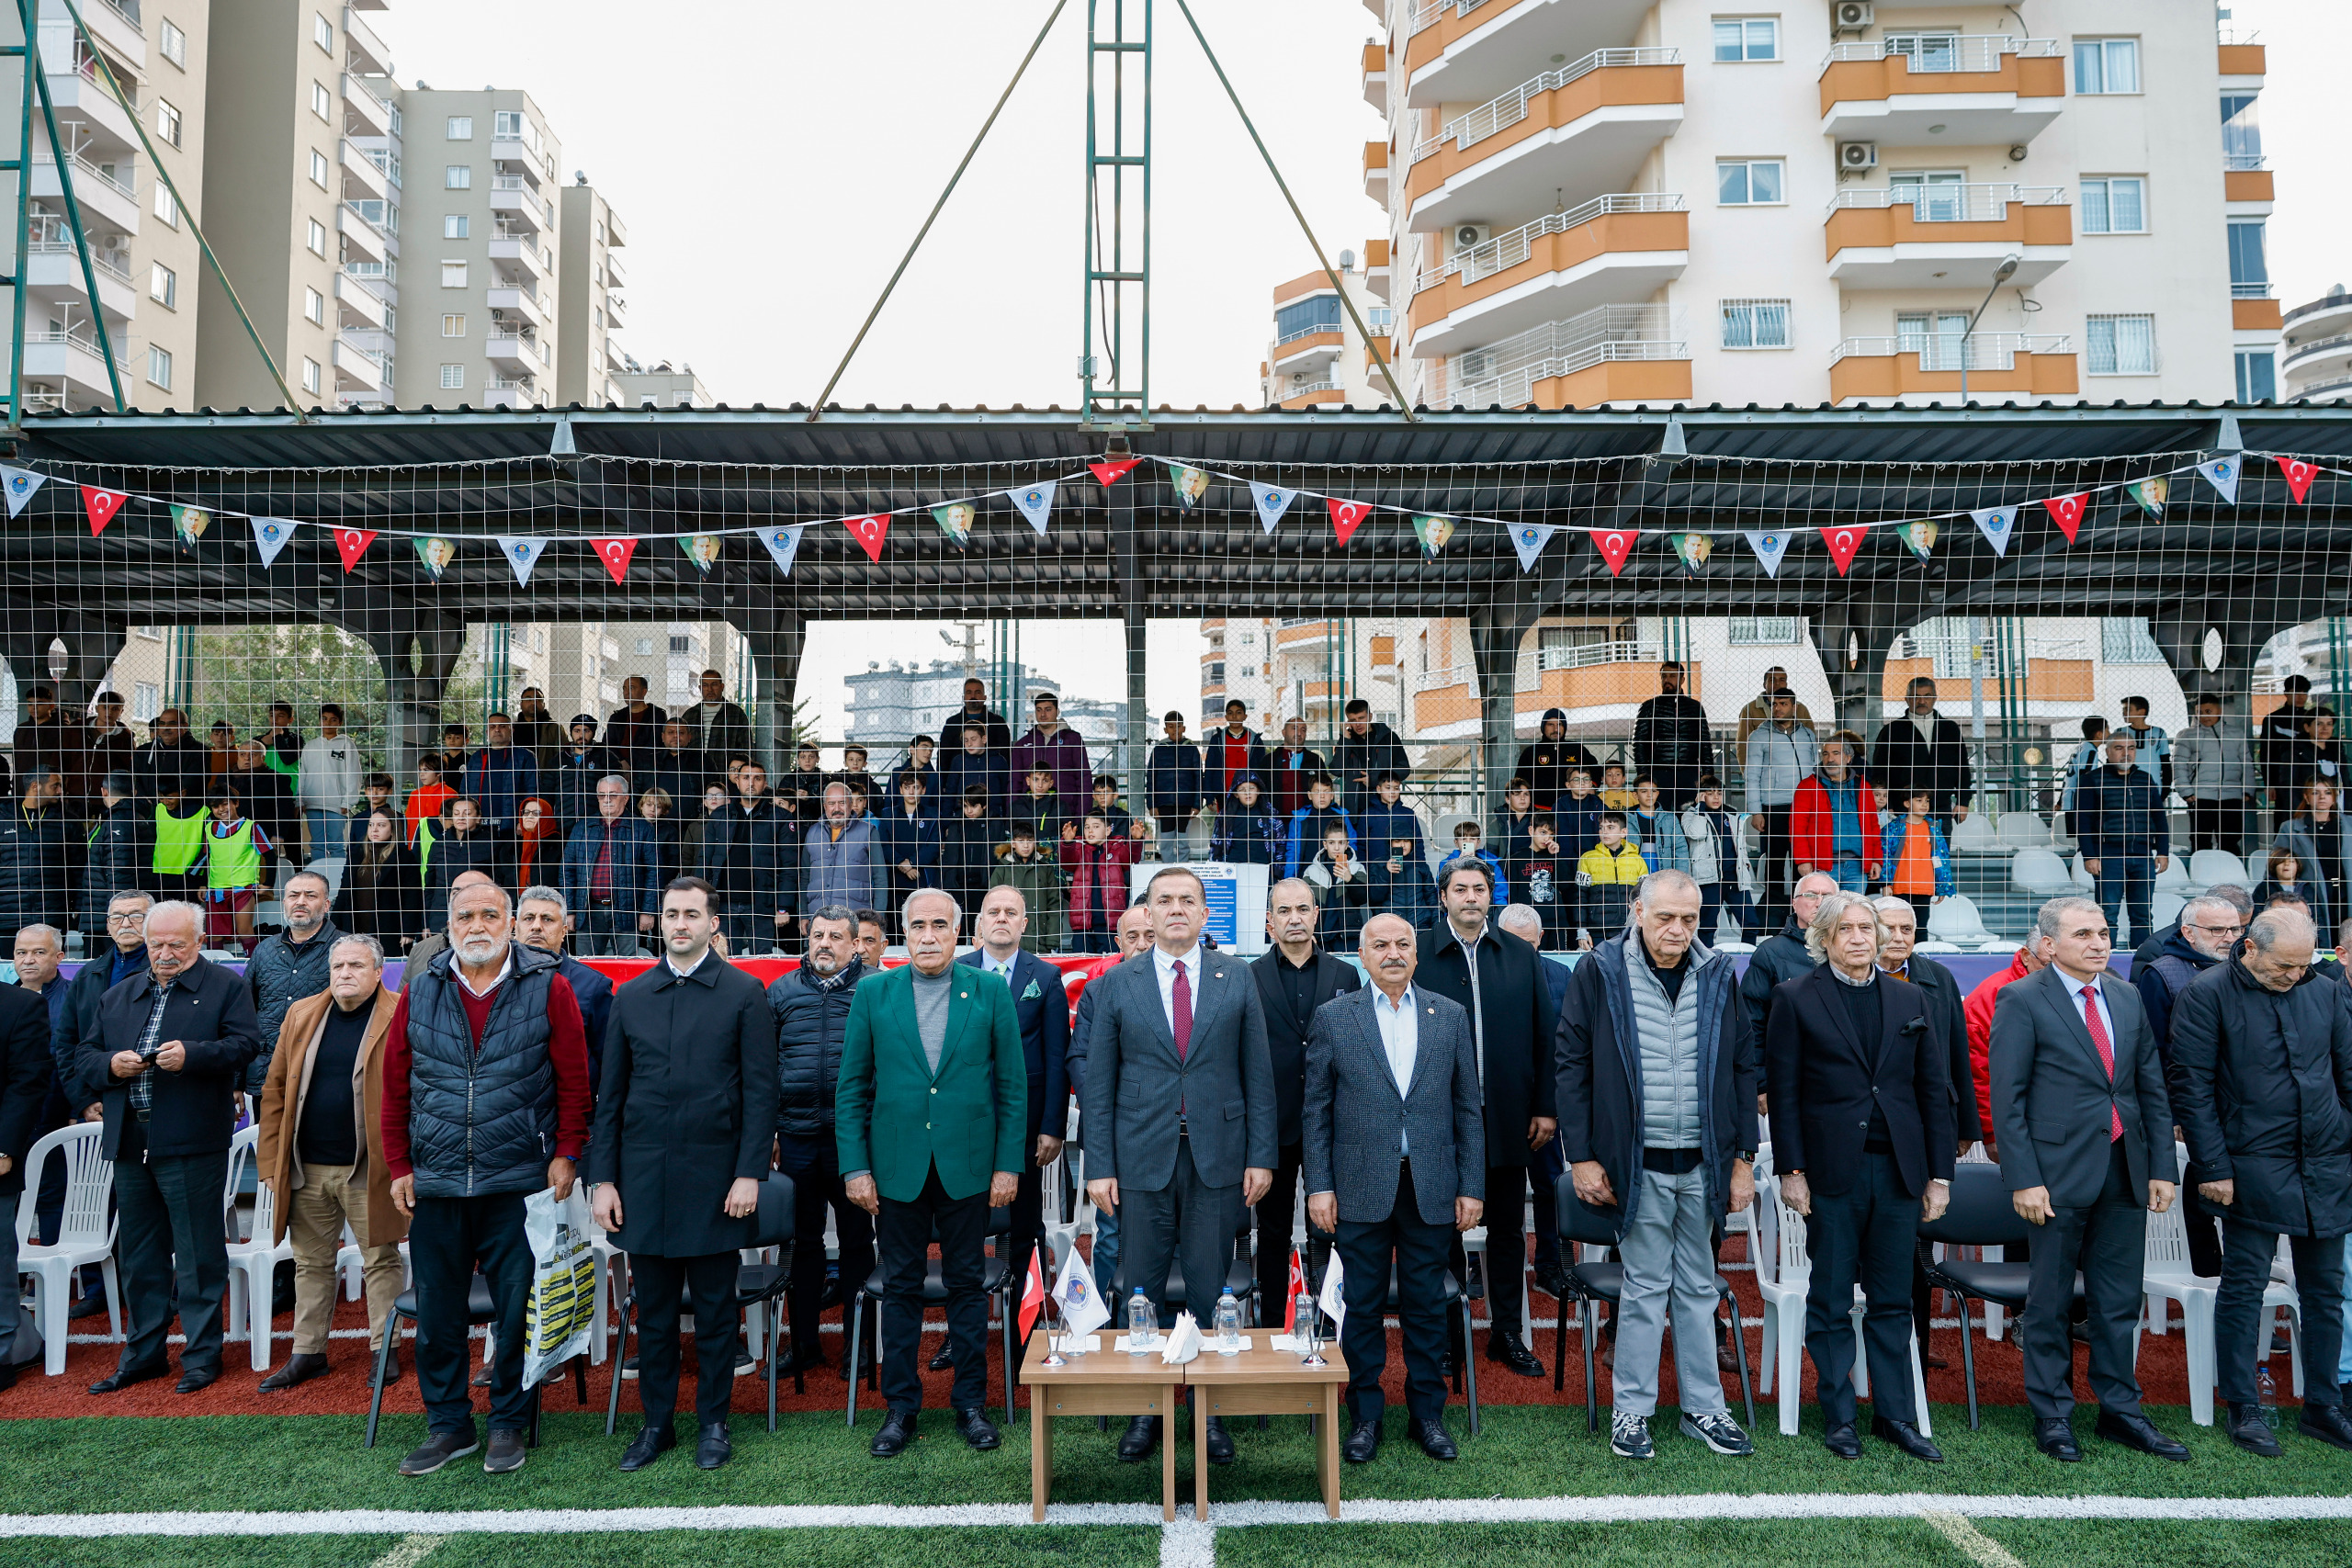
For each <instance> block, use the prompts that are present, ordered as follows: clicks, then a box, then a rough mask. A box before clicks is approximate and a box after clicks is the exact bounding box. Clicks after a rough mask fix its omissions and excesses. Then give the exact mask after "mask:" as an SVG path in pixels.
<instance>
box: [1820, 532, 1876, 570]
mask: <svg viewBox="0 0 2352 1568" xmlns="http://www.w3.org/2000/svg"><path fill="white" fill-rule="evenodd" d="M1869 532H1870V525H1868V524H1867V523H1865V524H1860V525H1853V524H1849V525H1847V526H1845V527H1843V528H1824V529H1823V530H1821V542H1822V543H1823V544H1825V545H1827V546H1828V547H1829V558H1830V559H1831V560H1833V561H1835V562H1837V563H1838V576H1840V577H1843V576H1845V575H1846V570H1847V569H1848V568H1849V567H1850V566H1852V565H1853V564H1854V552H1855V551H1857V550H1859V549H1860V548H1861V547H1862V536H1863V535H1864V534H1867V533H1869Z"/></svg>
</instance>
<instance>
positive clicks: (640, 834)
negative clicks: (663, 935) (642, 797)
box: [563, 773, 662, 958]
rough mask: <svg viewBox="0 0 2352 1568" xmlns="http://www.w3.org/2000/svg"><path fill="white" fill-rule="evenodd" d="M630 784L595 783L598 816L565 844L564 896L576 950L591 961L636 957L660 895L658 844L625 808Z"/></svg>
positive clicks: (618, 780)
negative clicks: (613, 957)
mask: <svg viewBox="0 0 2352 1568" xmlns="http://www.w3.org/2000/svg"><path fill="white" fill-rule="evenodd" d="M630 804H631V802H630V800H629V788H628V780H627V779H625V778H622V777H621V776H620V775H619V774H618V773H614V774H611V775H609V776H607V777H605V778H602V779H599V780H597V781H596V815H595V816H594V818H590V819H589V820H587V821H585V822H582V823H581V824H580V826H578V827H577V828H574V829H572V830H571V839H570V840H569V841H567V842H566V843H565V844H564V846H563V897H564V900H565V902H566V903H567V904H569V905H570V906H571V924H572V931H573V933H574V936H575V938H576V939H577V941H578V942H579V945H580V951H581V952H582V953H586V954H588V955H589V956H590V957H592V958H594V957H611V956H615V955H618V956H621V957H634V956H636V954H637V952H638V949H639V941H638V939H639V936H640V935H643V936H648V937H650V936H651V935H652V934H653V929H654V905H655V903H656V901H657V900H658V899H659V898H660V897H661V896H662V895H661V887H662V885H661V883H660V882H659V881H658V880H657V879H658V878H659V876H660V875H661V854H660V849H661V846H660V845H659V843H657V842H656V840H655V839H654V836H653V829H651V828H650V827H649V826H648V825H647V824H646V821H645V819H644V818H641V817H639V816H638V815H637V813H635V812H634V811H632V810H630V809H629V807H630Z"/></svg>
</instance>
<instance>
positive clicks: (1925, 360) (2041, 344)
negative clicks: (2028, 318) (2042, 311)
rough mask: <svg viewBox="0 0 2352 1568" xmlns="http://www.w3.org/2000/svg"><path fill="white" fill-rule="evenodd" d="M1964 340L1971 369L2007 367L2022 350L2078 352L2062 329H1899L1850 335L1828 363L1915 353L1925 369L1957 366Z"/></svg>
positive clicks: (1836, 349) (2072, 341) (2055, 352)
mask: <svg viewBox="0 0 2352 1568" xmlns="http://www.w3.org/2000/svg"><path fill="white" fill-rule="evenodd" d="M1963 341H1964V342H1965V345H1966V355H1965V360H1966V364H1967V367H1968V368H1969V369H1971V370H2007V369H2010V368H2013V367H2015V365H2016V363H2017V356H2018V355H2020V354H2072V353H2074V352H2075V340H2074V339H2072V338H2070V337H2067V336H2065V335H2064V334H2063V333H1970V334H1969V335H1968V337H1967V338H1966V339H1965V340H1963V339H1962V337H1961V335H1960V334H1959V333H1896V334H1894V336H1892V337H1849V338H1847V339H1846V340H1845V341H1844V342H1842V343H1840V344H1838V346H1837V347H1836V348H1834V349H1832V350H1831V351H1830V354H1829V363H1830V364H1832V365H1835V364H1837V363H1838V361H1839V360H1841V359H1885V358H1889V357H1891V356H1893V355H1897V354H1916V355H1918V356H1919V368H1920V369H1922V370H1958V369H1960V368H1961V367H1962V358H1963V355H1962V344H1963Z"/></svg>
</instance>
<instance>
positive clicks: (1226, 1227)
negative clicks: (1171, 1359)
mask: <svg viewBox="0 0 2352 1568" xmlns="http://www.w3.org/2000/svg"><path fill="white" fill-rule="evenodd" d="M1243 1213H1244V1211H1243V1209H1242V1207H1241V1184H1240V1183H1239V1182H1238V1181H1237V1182H1235V1183H1234V1184H1233V1185H1232V1186H1230V1187H1211V1186H1210V1185H1208V1184H1207V1183H1206V1182H1204V1181H1203V1180H1202V1179H1201V1177H1200V1172H1199V1171H1198V1170H1196V1169H1194V1168H1193V1141H1192V1140H1191V1139H1190V1138H1179V1139H1177V1140H1176V1169H1175V1171H1174V1173H1173V1174H1171V1175H1170V1177H1169V1179H1168V1185H1167V1186H1165V1187H1163V1188H1161V1189H1159V1190H1158V1191H1156V1192H1144V1191H1139V1190H1136V1189H1135V1188H1132V1187H1129V1186H1128V1185H1127V1184H1126V1183H1125V1182H1124V1181H1122V1182H1120V1183H1119V1235H1120V1253H1121V1258H1120V1260H1121V1262H1122V1263H1123V1264H1124V1265H1125V1267H1124V1268H1123V1269H1122V1270H1121V1274H1122V1276H1123V1277H1122V1280H1121V1282H1120V1288H1119V1295H1120V1299H1119V1301H1118V1302H1117V1303H1115V1305H1114V1315H1115V1316H1116V1318H1117V1321H1118V1322H1119V1324H1120V1325H1125V1322H1126V1316H1125V1312H1126V1301H1127V1299H1128V1298H1131V1297H1132V1296H1133V1295H1134V1294H1135V1292H1136V1290H1137V1289H1141V1290H1142V1292H1143V1293H1144V1297H1145V1299H1146V1300H1148V1301H1149V1302H1150V1303H1151V1305H1152V1310H1153V1312H1154V1313H1155V1314H1165V1313H1166V1312H1167V1311H1168V1309H1169V1308H1170V1305H1171V1304H1172V1303H1170V1301H1169V1300H1168V1265H1169V1263H1170V1261H1171V1260H1173V1259H1178V1258H1181V1259H1182V1261H1183V1265H1184V1306H1185V1310H1187V1311H1189V1312H1190V1313H1191V1314H1193V1317H1194V1318H1195V1319H1196V1320H1198V1321H1200V1322H1202V1323H1207V1322H1209V1321H1210V1314H1213V1313H1214V1312H1215V1311H1216V1297H1217V1292H1219V1291H1221V1290H1223V1289H1224V1288H1225V1271H1226V1269H1227V1267H1229V1266H1230V1265H1231V1264H1232V1262H1233V1238H1234V1235H1235V1233H1236V1232H1238V1230H1239V1229H1240V1228H1241V1221H1242V1215H1243Z"/></svg>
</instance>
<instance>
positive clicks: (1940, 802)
mask: <svg viewBox="0 0 2352 1568" xmlns="http://www.w3.org/2000/svg"><path fill="white" fill-rule="evenodd" d="M2146 706H2147V705H2146V704H2144V703H2143V704H2142V705H2141V708H2142V711H2143V714H2144V712H2145V711H2146ZM1849 761H1851V762H1852V763H1853V764H1854V765H1855V766H1858V767H1859V766H1860V765H1861V761H1862V758H1861V752H1860V748H1859V747H1857V748H1856V750H1855V753H1854V755H1853V757H1852V758H1851V759H1849ZM1870 775H1871V779H1872V781H1874V782H1875V783H1876V784H1877V785H1878V787H1879V789H1880V790H1881V791H1882V792H1883V795H1884V797H1885V798H1884V802H1883V804H1884V805H1885V806H1887V807H1892V808H1894V809H1900V808H1901V804H1902V802H1903V800H1904V799H1905V796H1907V795H1910V794H1911V792H1912V791H1913V790H1916V789H1925V790H1926V791H1927V792H1928V816H1930V817H1932V818H1935V819H1936V823H1937V825H1938V826H1939V827H1940V828H1942V829H1943V830H1944V837H1945V838H1947V839H1949V838H1951V834H1952V831H1953V829H1955V828H1956V827H1957V826H1958V825H1959V824H1961V823H1962V822H1965V821H1967V820H1968V798H1969V795H1971V794H1972V793H1973V791H1974V789H1975V787H1976V779H1975V774H1974V773H1973V771H1972V770H1971V769H1970V767H1969V763H1968V743H1967V741H1965V740H1964V739H1962V737H1961V733H1960V725H1959V723H1958V722H1957V721H1955V720H1953V719H1949V718H1946V717H1944V716H1942V715H1941V714H1939V713H1938V712H1937V711H1936V683H1935V682H1934V681H1932V680H1930V679H1929V678H1928V677H1927V676H1925V675H1919V676H1915V677H1913V679H1912V681H1911V683H1910V685H1909V686H1908V687H1906V688H1905V707H1904V711H1903V712H1901V713H1899V714H1897V715H1896V716H1894V717H1893V718H1891V719H1889V720H1887V721H1886V723H1885V725H1884V726H1883V727H1882V728H1880V730H1879V732H1878V741H1877V743H1876V744H1875V745H1874V746H1873V747H1872V748H1871V756H1870ZM1825 869H1826V868H1825Z"/></svg>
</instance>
